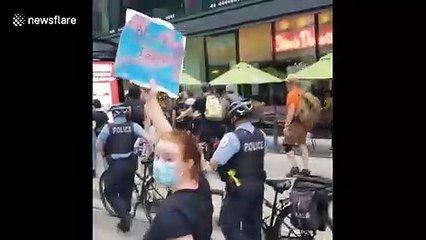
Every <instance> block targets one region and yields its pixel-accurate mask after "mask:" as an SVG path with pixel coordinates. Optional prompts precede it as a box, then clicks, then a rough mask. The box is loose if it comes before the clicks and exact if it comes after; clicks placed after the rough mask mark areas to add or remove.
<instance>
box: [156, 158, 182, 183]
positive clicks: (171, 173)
mask: <svg viewBox="0 0 426 240" xmlns="http://www.w3.org/2000/svg"><path fill="white" fill-rule="evenodd" d="M153 172H154V179H155V181H157V182H158V183H160V184H162V185H165V186H167V187H171V186H173V185H175V184H176V183H177V182H178V176H177V174H176V165H175V164H174V163H172V162H166V161H164V160H163V159H161V158H156V159H155V160H154V167H153Z"/></svg>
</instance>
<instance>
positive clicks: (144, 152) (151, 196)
mask: <svg viewBox="0 0 426 240" xmlns="http://www.w3.org/2000/svg"><path fill="white" fill-rule="evenodd" d="M148 146H149V144H148V143H147V142H145V141H143V142H141V143H140V145H139V146H138V147H137V154H138V160H140V162H141V164H142V165H143V166H144V171H143V176H141V175H140V174H139V173H138V172H135V179H136V180H137V181H138V182H140V183H141V184H140V185H141V186H140V189H138V186H137V185H138V184H136V182H134V183H133V189H134V192H135V193H136V202H135V203H134V204H133V209H132V210H131V211H130V212H131V215H132V217H133V218H134V217H135V216H136V211H137V208H138V206H139V205H142V208H143V211H144V213H145V216H146V218H147V219H148V222H149V223H151V222H152V220H153V218H154V216H155V212H156V208H157V207H158V205H159V202H161V201H162V200H164V199H165V196H164V194H161V193H160V191H159V189H158V188H157V187H156V185H155V181H154V178H153V176H152V163H153V161H154V153H153V151H149V150H148ZM107 174H108V170H106V171H104V172H103V173H102V175H101V177H100V179H99V192H100V197H101V201H102V204H103V206H104V207H105V209H106V211H107V212H108V213H109V215H111V216H113V217H117V214H116V213H115V211H114V209H113V208H112V207H111V205H110V204H109V203H108V200H107V199H106V197H105V193H104V191H105V178H106V177H107V176H108V175H107ZM170 193H171V190H170V189H167V193H166V197H167V196H168V195H169V194H170Z"/></svg>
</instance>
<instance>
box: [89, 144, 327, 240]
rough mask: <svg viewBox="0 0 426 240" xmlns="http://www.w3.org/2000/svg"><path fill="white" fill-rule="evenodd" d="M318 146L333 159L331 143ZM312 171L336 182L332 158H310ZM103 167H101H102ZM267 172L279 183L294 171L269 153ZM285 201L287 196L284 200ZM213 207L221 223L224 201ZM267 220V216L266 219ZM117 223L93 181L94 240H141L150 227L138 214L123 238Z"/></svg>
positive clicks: (219, 239) (217, 235)
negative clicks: (333, 176)
mask: <svg viewBox="0 0 426 240" xmlns="http://www.w3.org/2000/svg"><path fill="white" fill-rule="evenodd" d="M317 144H318V145H317V146H316V150H315V151H314V154H313V155H314V156H315V154H317V155H321V156H330V153H329V152H328V149H329V148H330V142H329V140H317ZM298 160H299V161H301V159H300V157H298ZM309 164H310V169H311V170H312V174H315V175H322V176H326V177H330V178H332V171H333V166H332V158H330V157H321V158H318V157H312V158H310V163H309ZM99 165H101V166H99ZM102 168H103V166H102V164H98V173H100V172H102ZM265 169H266V171H267V174H268V178H272V179H278V178H282V177H284V176H285V174H286V173H287V172H288V171H289V169H290V164H289V162H288V161H287V160H286V159H285V155H283V154H275V153H268V154H267V155H266V161H265ZM207 178H208V179H209V182H210V184H211V187H212V188H222V183H221V182H220V180H219V179H218V178H217V176H216V175H214V173H212V174H209V175H208V176H207ZM273 194H274V192H273V190H272V189H270V188H269V187H267V189H266V191H265V197H266V198H267V199H270V200H271V201H272V199H273ZM281 197H285V196H281ZM213 204H214V205H215V213H214V215H215V219H217V217H218V214H219V209H220V199H219V198H217V197H214V199H213ZM331 209H332V206H331V208H330V212H331V214H332V211H331ZM265 214H268V209H264V215H265ZM265 216H267V215H265ZM117 221H118V220H117V219H115V218H111V217H109V216H108V215H107V213H106V212H105V210H104V209H103V206H102V203H101V201H100V200H99V194H98V181H97V179H94V180H93V229H94V239H95V240H121V239H123V240H124V239H126V240H133V239H135V240H136V239H138V240H140V239H141V237H142V236H143V234H144V232H145V231H146V229H147V228H148V226H149V225H148V223H147V221H146V219H145V218H144V215H143V213H142V212H141V211H138V213H137V215H136V218H135V220H134V224H133V227H132V229H131V231H130V232H129V233H127V234H122V233H119V232H117V230H116V227H115V226H116V224H117ZM212 239H214V240H223V239H224V238H223V235H222V233H221V232H220V230H219V228H218V227H217V226H215V228H214V233H213V236H212ZM316 239H317V240H331V239H332V235H331V233H330V232H324V233H322V232H320V233H319V234H318V235H317V237H316Z"/></svg>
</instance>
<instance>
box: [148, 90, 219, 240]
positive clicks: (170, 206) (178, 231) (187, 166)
mask: <svg viewBox="0 0 426 240" xmlns="http://www.w3.org/2000/svg"><path fill="white" fill-rule="evenodd" d="M156 96H157V89H156V86H155V84H154V83H152V82H151V90H150V91H149V93H148V94H147V95H146V106H145V110H146V114H147V117H148V118H149V119H151V120H152V122H153V125H154V126H155V128H156V129H157V132H156V134H157V139H158V142H157V144H156V149H155V160H154V168H153V174H154V179H155V181H156V182H157V183H160V184H163V185H165V186H168V187H170V188H171V189H172V191H173V193H172V194H171V195H169V196H168V197H167V198H166V199H165V200H164V201H163V202H162V203H161V205H160V208H159V209H158V212H157V215H156V217H155V219H154V220H153V222H152V224H151V227H150V229H149V230H148V232H147V233H146V234H145V236H144V238H143V239H144V240H170V239H174V240H191V239H194V240H195V239H202V240H203V239H210V236H211V233H212V214H213V205H212V199H211V192H210V186H209V183H208V182H207V180H206V179H205V177H204V175H203V174H202V171H201V156H200V152H199V151H198V147H197V144H196V143H195V141H194V140H193V139H192V137H191V136H190V135H188V134H187V133H186V132H184V131H177V130H173V129H172V127H171V125H170V123H169V122H168V121H167V119H166V118H165V116H164V113H163V111H162V109H161V107H160V105H159V103H158V100H157V97H156Z"/></svg>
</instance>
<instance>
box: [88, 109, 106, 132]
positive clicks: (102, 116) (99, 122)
mask: <svg viewBox="0 0 426 240" xmlns="http://www.w3.org/2000/svg"><path fill="white" fill-rule="evenodd" d="M92 116H93V121H95V122H96V128H95V134H96V136H98V135H99V133H101V131H102V128H103V127H104V125H105V124H107V123H108V115H107V114H106V113H105V112H104V111H98V110H96V111H94V112H93V114H92Z"/></svg>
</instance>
